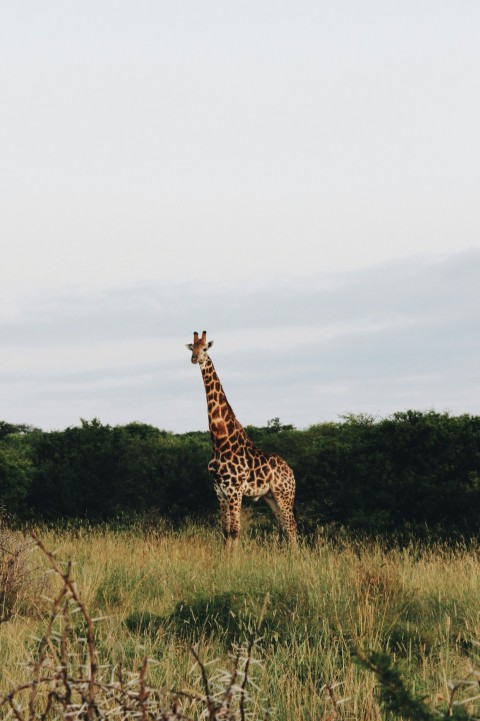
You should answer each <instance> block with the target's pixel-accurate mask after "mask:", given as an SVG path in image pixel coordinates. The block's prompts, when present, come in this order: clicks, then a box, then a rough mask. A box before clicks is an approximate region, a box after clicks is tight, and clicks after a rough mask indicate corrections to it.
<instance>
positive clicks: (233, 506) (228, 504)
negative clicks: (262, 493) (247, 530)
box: [220, 494, 242, 552]
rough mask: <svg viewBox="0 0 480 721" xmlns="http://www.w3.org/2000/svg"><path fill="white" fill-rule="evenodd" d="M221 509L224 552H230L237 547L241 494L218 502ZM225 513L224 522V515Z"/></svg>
mask: <svg viewBox="0 0 480 721" xmlns="http://www.w3.org/2000/svg"><path fill="white" fill-rule="evenodd" d="M220 506H221V508H222V526H223V537H224V542H225V550H226V551H227V552H232V551H234V550H235V548H236V547H237V546H238V538H239V535H240V513H241V507H242V496H241V494H238V495H234V496H231V497H229V498H228V499H222V501H221V502H220ZM224 513H225V521H224V520H223V519H224V515H223V514H224Z"/></svg>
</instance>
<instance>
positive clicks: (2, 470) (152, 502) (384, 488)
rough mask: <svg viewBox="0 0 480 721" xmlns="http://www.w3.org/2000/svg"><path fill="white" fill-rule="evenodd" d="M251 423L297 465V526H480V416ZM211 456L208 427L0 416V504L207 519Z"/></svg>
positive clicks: (93, 517)
mask: <svg viewBox="0 0 480 721" xmlns="http://www.w3.org/2000/svg"><path fill="white" fill-rule="evenodd" d="M246 430H247V432H248V433H249V435H250V437H251V438H252V440H253V441H254V442H255V443H256V444H257V445H258V446H259V447H260V448H263V449H264V450H265V451H268V452H275V453H278V454H279V455H281V456H282V457H283V458H285V460H286V461H287V462H288V463H289V464H290V465H291V466H292V468H293V470H294V472H295V476H296V479H297V497H296V513H297V517H298V520H299V522H300V528H301V529H302V528H303V529H304V530H312V529H315V528H316V527H317V526H319V525H321V526H323V525H326V524H330V523H335V524H338V525H341V526H346V527H348V528H350V529H355V530H361V531H365V532H374V533H376V532H392V531H397V530H403V529H405V528H409V529H411V530H413V531H416V532H422V529H437V530H440V531H442V532H445V533H451V532H456V533H461V534H465V535H472V534H476V533H477V532H478V530H479V525H480V524H479V521H480V416H471V415H461V416H453V415H450V414H448V413H436V412H433V411H431V412H419V411H413V410H411V411H406V412H401V413H395V414H394V415H392V416H390V417H388V418H385V419H374V418H371V417H368V416H355V415H351V416H347V417H344V418H341V419H340V420H339V421H338V422H334V423H321V424H317V425H313V426H310V427H309V428H307V429H304V430H299V429H296V428H294V427H293V426H291V425H285V424H282V423H281V422H280V421H279V419H278V418H276V419H273V420H271V421H269V422H268V423H267V425H266V426H265V427H254V426H248V427H247V428H246ZM210 455H211V443H210V436H209V434H208V433H207V432H205V433H204V432H191V433H183V434H175V433H171V432H168V431H164V430H159V429H158V428H155V427H154V426H151V425H147V424H144V423H129V424H127V425H123V426H110V425H105V424H102V423H101V422H100V421H99V420H97V419H93V420H90V421H85V420H82V421H81V424H80V425H79V426H75V427H70V428H67V429H65V430H63V431H48V432H45V431H41V430H39V429H35V428H32V427H30V426H26V425H17V424H11V423H8V422H6V421H1V422H0V503H1V505H2V508H3V511H4V512H6V513H7V514H9V515H10V516H14V517H15V518H17V519H19V520H26V521H28V520H43V521H57V520H59V519H74V518H84V519H88V520H90V521H97V520H98V521H108V520H112V519H118V518H121V517H124V518H125V517H130V516H134V515H135V514H137V515H138V514H157V515H158V516H162V517H165V518H167V519H170V520H171V521H173V522H181V521H183V520H185V519H187V518H204V519H209V518H212V517H213V516H214V515H216V514H217V510H218V503H217V499H216V496H215V493H214V490H213V487H212V483H211V481H210V479H209V477H208V472H207V463H208V461H209V459H210ZM261 506H262V504H258V505H255V507H256V508H257V507H258V508H260V507H261ZM266 513H267V515H266V516H265V518H267V517H268V511H267V512H266ZM258 517H259V518H261V517H262V514H261V512H260V513H259V516H258Z"/></svg>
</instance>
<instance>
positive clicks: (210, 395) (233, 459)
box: [186, 331, 297, 546]
mask: <svg viewBox="0 0 480 721" xmlns="http://www.w3.org/2000/svg"><path fill="white" fill-rule="evenodd" d="M212 345H213V341H210V342H207V332H206V331H203V332H202V335H201V337H199V334H198V333H197V332H195V333H194V334H193V343H187V344H186V347H187V348H188V349H189V350H190V351H192V363H194V364H198V365H199V366H200V369H201V372H202V377H203V382H204V385H205V392H206V395H207V408H208V425H209V428H210V435H211V438H212V445H213V456H212V459H211V460H210V463H209V464H208V471H209V474H210V477H211V478H212V480H213V484H214V488H215V492H216V494H217V498H218V500H219V503H220V511H221V517H222V527H223V535H224V539H225V545H226V546H229V545H235V543H236V541H237V540H238V536H239V533H240V512H241V506H242V498H243V496H251V497H253V498H255V499H258V498H263V499H264V500H265V501H266V502H267V504H268V505H269V506H270V508H271V509H272V511H273V513H274V515H275V517H276V518H277V520H278V522H279V523H280V525H281V527H282V528H283V530H284V532H285V533H286V535H287V537H288V539H289V540H290V541H295V540H296V532H297V524H296V522H295V516H294V513H293V504H294V500H295V476H294V475H293V471H292V469H291V468H290V466H289V465H288V464H287V463H286V462H285V461H284V460H283V458H280V456H277V455H276V454H273V453H264V451H262V450H260V449H259V448H257V447H256V446H255V445H254V443H253V441H252V440H251V439H250V438H249V437H248V435H247V434H246V432H245V430H244V428H243V426H242V425H241V423H240V422H239V421H238V420H237V418H236V416H235V413H234V412H233V410H232V408H231V406H230V404H229V402H228V401H227V397H226V395H225V393H224V391H223V388H222V385H221V383H220V380H219V378H218V375H217V373H216V371H215V368H214V365H213V363H212V361H211V359H210V357H209V355H208V350H209V348H211V347H212Z"/></svg>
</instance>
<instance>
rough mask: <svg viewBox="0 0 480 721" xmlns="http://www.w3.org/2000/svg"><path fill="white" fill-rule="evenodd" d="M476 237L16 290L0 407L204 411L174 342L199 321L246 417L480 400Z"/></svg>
mask: <svg viewBox="0 0 480 721" xmlns="http://www.w3.org/2000/svg"><path fill="white" fill-rule="evenodd" d="M479 275H480V251H479V250H475V249H472V250H471V251H469V252H466V253H461V254H457V255H454V256H450V257H446V258H435V259H432V258H411V259H409V260H408V261H401V262H397V263H389V264H386V265H379V266H376V267H372V268H369V269H367V270H362V271H359V272H357V273H353V272H349V273H341V274H337V275H332V274H330V275H328V276H327V275H322V274H320V273H317V274H315V273H312V274H311V275H310V276H309V277H304V278H302V279H299V280H296V279H290V280H288V281H284V282H277V283H271V284H270V285H268V286H265V287H262V286H261V285H259V284H258V283H257V284H256V285H253V286H252V285H251V284H249V283H246V282H245V283H236V284H231V285H227V284H225V283H224V284H222V285H216V284H213V283H207V282H205V281H202V282H199V283H197V284H196V285H195V286H194V287H192V286H191V284H173V283H172V284H161V285H160V284H159V285H153V284H151V285H142V286H132V287H128V288H117V289H113V290H108V291H104V292H102V293H89V294H88V295H83V294H82V293H81V292H79V291H77V292H65V293H63V294H58V293H55V294H44V295H42V296H36V297H32V298H30V299H29V300H28V301H27V300H24V305H23V307H21V308H20V309H17V312H16V315H15V316H14V317H10V318H9V317H5V313H4V318H3V320H1V321H0V334H1V337H2V346H3V348H2V357H1V359H0V368H1V376H0V391H1V393H2V396H3V416H4V417H5V419H7V420H10V421H25V422H32V423H35V424H36V425H40V426H41V427H45V428H48V427H57V428H58V427H63V426H65V425H71V424H74V423H76V422H78V418H79V417H80V415H82V417H87V418H88V417H93V415H97V416H99V417H100V418H101V419H102V420H103V421H104V422H110V423H123V422H127V421H129V420H132V419H136V420H145V421H148V422H151V423H155V424H156V425H158V426H161V427H166V428H170V429H173V430H178V431H185V430H190V429H194V428H205V427H206V425H207V419H206V410H205V402H204V398H203V385H202V382H201V378H200V374H199V372H198V369H197V368H194V367H192V366H191V365H190V363H189V358H188V353H187V352H186V350H185V348H184V343H185V342H188V341H190V339H191V334H192V332H193V330H198V331H202V330H203V329H204V328H207V330H208V332H209V337H210V338H212V339H214V340H215V341H216V343H215V346H214V348H213V350H212V358H213V359H214V362H215V363H216V366H217V369H218V371H219V375H220V376H221V378H222V382H223V384H224V387H225V390H226V392H227V395H228V397H229V400H230V402H231V403H232V405H233V407H234V408H235V410H236V412H237V415H238V417H239V418H240V420H241V421H242V422H244V423H265V421H266V420H267V419H268V418H271V417H274V416H280V417H281V418H282V419H283V420H284V421H285V422H293V423H295V424H296V425H298V426H305V425H308V424H310V423H314V422H318V421H321V420H328V419H330V420H334V419H335V418H337V417H338V415H339V414H342V413H345V412H369V413H373V414H380V415H387V414H388V413H391V412H394V411H396V410H401V409H402V408H407V407H417V408H418V407H420V408H432V407H435V408H437V409H438V410H444V409H450V410H452V411H454V412H470V413H478V412H479V401H478V398H480V393H479V391H480V387H479V386H480V380H479V374H478V357H479V351H480V333H479V331H480V328H479V324H480V322H479V318H480V294H479V293H478V286H479Z"/></svg>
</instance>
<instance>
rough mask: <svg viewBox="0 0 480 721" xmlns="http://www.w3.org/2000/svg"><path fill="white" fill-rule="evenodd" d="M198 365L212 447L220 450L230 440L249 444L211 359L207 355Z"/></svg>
mask: <svg viewBox="0 0 480 721" xmlns="http://www.w3.org/2000/svg"><path fill="white" fill-rule="evenodd" d="M200 367H201V371H202V377H203V382H204V384H205V392H206V394H207V405H208V425H209V428H210V435H211V437H212V442H213V447H214V449H215V450H220V451H221V450H222V448H224V449H225V448H226V447H227V446H229V445H230V443H231V442H232V441H236V442H237V443H246V444H248V445H251V444H252V442H251V440H250V439H249V437H248V436H247V434H246V433H245V431H244V429H243V426H242V425H241V423H240V422H239V421H238V420H237V419H236V417H235V413H234V412H233V410H232V407H231V406H230V403H229V402H228V401H227V396H226V395H225V392H224V390H223V388H222V384H221V383H220V380H219V378H218V375H217V372H216V370H215V367H214V365H213V363H212V361H211V359H210V358H209V357H207V360H206V361H205V362H204V363H202V365H201V366H200Z"/></svg>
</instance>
